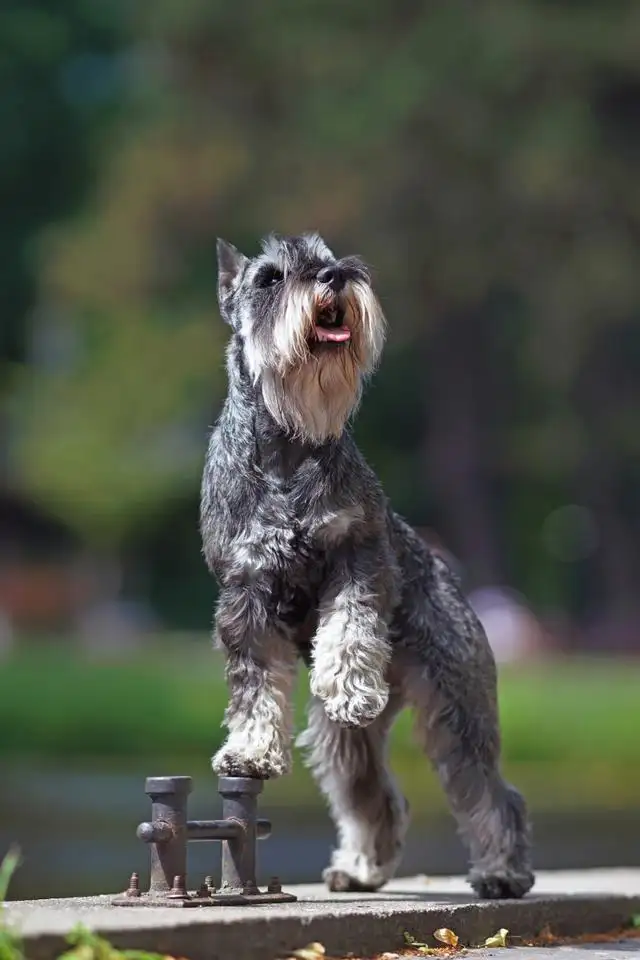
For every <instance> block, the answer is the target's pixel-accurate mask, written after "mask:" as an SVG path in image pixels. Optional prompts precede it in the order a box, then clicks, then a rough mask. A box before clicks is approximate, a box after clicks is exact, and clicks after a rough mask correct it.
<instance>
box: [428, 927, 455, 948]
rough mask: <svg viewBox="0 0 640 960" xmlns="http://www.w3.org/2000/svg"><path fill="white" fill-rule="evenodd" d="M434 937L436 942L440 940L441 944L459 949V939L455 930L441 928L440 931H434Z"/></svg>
mask: <svg viewBox="0 0 640 960" xmlns="http://www.w3.org/2000/svg"><path fill="white" fill-rule="evenodd" d="M433 936H434V937H435V939H436V940H439V941H440V943H446V945H447V946H448V947H457V946H458V943H459V938H458V936H457V934H455V933H454V932H453V930H449V928H448V927H441V928H440V929H439V930H434V931H433Z"/></svg>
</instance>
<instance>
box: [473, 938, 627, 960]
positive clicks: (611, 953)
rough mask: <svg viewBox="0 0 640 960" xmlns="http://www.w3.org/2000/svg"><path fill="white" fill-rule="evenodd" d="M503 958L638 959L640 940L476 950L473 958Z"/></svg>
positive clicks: (523, 959) (553, 959) (481, 959)
mask: <svg viewBox="0 0 640 960" xmlns="http://www.w3.org/2000/svg"><path fill="white" fill-rule="evenodd" d="M499 956H501V957H502V958H503V960H638V957H640V940H619V941H618V942H616V943H581V944H580V945H579V946H578V945H576V946H574V945H569V946H563V947H512V948H510V950H509V953H508V954H506V956H505V953H504V950H502V951H500V950H478V951H476V950H474V951H473V960H486V958H488V957H499Z"/></svg>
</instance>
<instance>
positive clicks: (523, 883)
mask: <svg viewBox="0 0 640 960" xmlns="http://www.w3.org/2000/svg"><path fill="white" fill-rule="evenodd" d="M534 881H535V877H534V875H533V873H532V872H531V871H530V870H525V871H523V872H522V873H518V872H516V871H512V870H501V871H496V872H494V873H476V872H474V871H473V870H472V871H471V873H470V874H469V884H470V885H471V887H472V888H473V889H474V890H475V892H476V893H477V894H478V896H479V897H482V899H483V900H519V899H520V898H521V897H523V896H524V895H525V893H528V892H529V890H531V887H532V886H533V884H534Z"/></svg>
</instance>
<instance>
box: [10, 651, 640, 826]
mask: <svg viewBox="0 0 640 960" xmlns="http://www.w3.org/2000/svg"><path fill="white" fill-rule="evenodd" d="M639 689H640V662H633V661H625V662H620V661H609V660H554V661H547V662H544V663H539V664H535V665H532V664H526V665H523V666H519V667H517V668H509V669H503V670H501V674H500V704H501V715H502V729H503V741H504V763H505V769H506V773H507V775H508V776H509V777H510V778H511V779H513V780H514V781H515V782H517V783H518V784H519V785H521V786H522V787H523V788H524V789H525V790H526V792H527V794H528V795H529V796H530V798H531V800H532V802H533V803H534V805H535V806H537V807H538V808H540V807H541V806H549V805H553V806H555V807H557V806H558V805H571V806H576V805H577V806H581V805H582V806H585V805H586V806H589V805H592V806H599V807H614V808H615V807H623V806H626V805H631V804H633V803H634V802H637V796H638V793H639V792H640V765H639V764H638V762H637V761H638V756H639V755H640V743H639V739H640V696H639V695H638V690H639ZM306 696H307V684H306V676H305V677H302V678H301V682H300V684H299V688H298V692H297V715H298V722H299V725H302V723H303V717H304V703H305V701H306ZM225 703H226V690H225V686H224V681H223V679H222V671H221V665H220V662H219V661H218V660H217V658H216V657H215V656H214V655H213V654H211V653H210V651H209V649H208V646H207V645H205V644H204V643H203V644H199V643H197V642H193V641H191V642H187V641H185V643H184V644H183V645H182V646H181V647H176V646H175V645H159V646H158V648H157V649H156V648H154V649H153V651H152V652H149V653H145V654H144V655H140V656H139V657H136V658H134V659H128V660H120V661H118V662H111V663H96V662H90V661H88V660H86V659H82V658H81V657H79V656H78V655H76V654H74V653H73V652H72V651H70V650H69V649H68V648H66V649H64V648H60V647H51V648H44V649H43V648H42V647H40V648H35V647H33V648H26V649H25V650H24V651H23V652H20V653H18V654H16V655H14V656H12V657H11V658H9V659H7V660H5V661H4V662H3V664H2V667H1V669H0V731H1V732H2V735H1V736H0V755H3V756H4V757H5V758H7V759H11V758H14V759H20V760H24V759H25V758H36V757H37V758H39V759H41V760H48V761H52V762H56V763H58V764H59V763H64V764H65V765H69V764H78V765H79V764H82V765H86V764H87V763H89V762H91V763H96V762H99V763H100V764H102V765H103V766H105V765H109V764H111V763H117V764H118V765H123V764H127V763H129V764H132V763H136V764H137V765H138V764H140V763H142V764H143V765H144V767H145V770H148V769H149V768H150V767H151V765H152V764H154V763H155V764H159V763H163V764H164V767H163V769H164V768H167V769H168V768H169V767H170V766H175V761H177V760H184V761H186V760H187V759H189V758H190V759H191V760H193V759H194V758H196V757H198V758H206V757H209V756H210V755H211V754H212V752H213V751H214V750H215V749H216V748H217V746H218V745H219V744H220V743H221V741H222V737H223V730H222V729H221V726H220V725H221V721H222V715H223V711H224V706H225ZM391 754H392V763H393V765H394V768H395V769H396V771H397V773H398V775H399V778H400V780H401V782H402V784H403V786H404V788H405V789H406V791H407V793H408V796H409V799H410V801H411V802H412V804H413V805H414V806H416V807H417V809H418V810H419V809H421V808H425V809H426V808H431V807H433V806H434V805H435V806H436V807H437V806H439V805H440V804H441V799H440V793H439V789H438V788H437V787H436V785H435V784H434V779H433V776H432V775H431V773H430V771H429V769H428V767H427V765H426V764H425V763H424V762H423V760H422V759H421V755H420V752H419V750H418V748H417V747H416V745H415V742H414V739H413V737H412V734H411V717H410V715H409V714H403V715H402V716H401V717H400V718H399V720H398V723H397V724H396V727H395V728H394V731H393V735H392V748H391ZM183 766H184V764H183ZM300 766H301V765H300V764H298V765H297V767H296V773H295V774H294V776H293V777H291V778H287V779H286V781H285V782H284V783H282V785H280V784H278V783H274V784H272V785H270V787H269V790H270V796H271V797H272V798H273V799H274V800H277V801H278V802H283V803H285V802H288V803H290V804H295V805H298V806H299V805H304V804H308V803H315V802H317V800H316V799H315V798H316V797H317V794H316V791H315V788H314V787H313V785H312V784H311V781H310V779H309V777H308V776H307V775H306V774H305V773H304V771H302V770H301V769H300ZM157 768H158V769H160V767H157Z"/></svg>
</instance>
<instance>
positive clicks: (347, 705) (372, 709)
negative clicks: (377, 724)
mask: <svg viewBox="0 0 640 960" xmlns="http://www.w3.org/2000/svg"><path fill="white" fill-rule="evenodd" d="M322 701H323V706H324V710H325V713H326V714H327V716H328V717H329V719H330V720H333V722H334V723H337V724H339V725H340V726H341V727H367V726H368V725H369V724H370V723H373V721H374V720H375V719H376V717H379V716H380V714H381V713H382V711H383V710H384V708H385V707H386V705H387V703H388V701H389V688H388V686H387V685H386V684H383V685H381V686H379V687H376V688H375V689H371V690H369V691H359V692H358V694H357V695H356V696H353V697H345V696H344V694H341V695H336V696H329V697H326V698H322Z"/></svg>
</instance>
